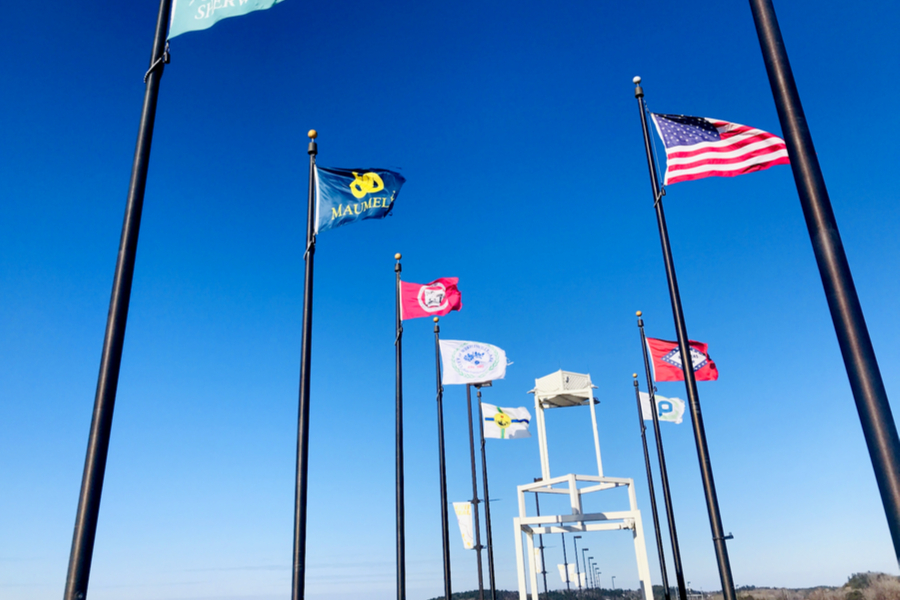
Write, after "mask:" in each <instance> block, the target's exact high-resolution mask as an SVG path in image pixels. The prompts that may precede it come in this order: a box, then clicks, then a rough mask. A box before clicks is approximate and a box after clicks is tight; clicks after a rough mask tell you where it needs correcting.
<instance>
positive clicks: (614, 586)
mask: <svg viewBox="0 0 900 600" xmlns="http://www.w3.org/2000/svg"><path fill="white" fill-rule="evenodd" d="M612 582H613V586H612V589H616V576H615V575H613V576H612Z"/></svg>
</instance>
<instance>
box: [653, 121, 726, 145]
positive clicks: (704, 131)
mask: <svg viewBox="0 0 900 600" xmlns="http://www.w3.org/2000/svg"><path fill="white" fill-rule="evenodd" d="M653 119H654V121H656V124H657V126H658V127H659V132H660V135H661V136H662V139H663V144H665V146H666V148H671V147H673V146H693V145H694V144H699V143H701V142H718V141H719V140H721V139H722V138H721V136H720V135H719V130H718V129H716V126H715V125H713V124H712V123H710V122H709V121H707V120H706V119H704V118H703V117H686V116H684V115H659V114H655V113H654V114H653Z"/></svg>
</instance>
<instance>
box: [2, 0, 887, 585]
mask: <svg viewBox="0 0 900 600" xmlns="http://www.w3.org/2000/svg"><path fill="white" fill-rule="evenodd" d="M801 4H802V3H801ZM776 9H777V10H778V16H779V18H780V21H781V26H782V30H783V33H784V37H785V40H786V44H787V48H788V52H789V54H790V58H791V61H792V64H793V67H794V72H795V76H796V79H797V83H798V86H799V90H800V94H801V97H802V100H803V102H804V107H805V110H806V114H807V117H808V120H809V124H810V127H811V130H812V134H813V139H814V141H815V144H816V149H817V151H818V156H819V160H820V161H821V164H822V167H823V169H824V173H825V179H826V182H827V184H828V187H829V192H830V195H831V199H832V202H833V204H834V210H835V213H836V215H837V219H838V223H839V225H840V228H841V233H842V235H843V239H844V244H845V246H846V250H847V254H848V257H849V260H850V264H851V268H852V269H853V274H854V276H855V280H856V286H857V289H858V291H859V295H860V298H861V300H862V304H863V309H864V311H865V315H866V318H867V319H868V323H869V327H870V331H871V334H872V338H873V341H874V344H875V349H876V352H877V354H878V358H879V361H880V365H881V369H882V374H883V376H884V379H885V384H886V386H887V390H888V394H889V396H890V397H891V398H893V400H894V406H895V409H896V408H897V406H898V405H897V402H898V401H900V373H898V370H897V368H896V365H897V364H898V362H900V347H898V344H897V340H898V339H900V319H898V316H897V298H898V297H900V281H898V277H897V273H898V270H900V236H898V235H897V230H898V226H900V208H898V206H900V204H898V202H897V200H898V197H897V196H898V193H897V184H896V172H897V169H896V151H895V147H896V139H897V138H898V134H900V119H898V112H897V110H895V105H896V98H898V97H900V63H898V60H897V55H898V45H897V37H896V29H897V26H898V24H900V18H898V17H900V7H898V5H897V3H896V2H888V1H876V2H862V3H855V4H853V5H852V8H851V7H848V5H847V4H846V3H838V2H832V1H829V2H821V3H817V4H816V6H815V9H814V10H812V11H810V10H807V9H806V8H803V9H801V8H800V7H799V6H798V4H797V3H790V2H784V1H780V2H778V3H777V5H776ZM156 12H157V6H156V3H155V2H152V1H150V2H126V3H122V2H118V3H112V2H105V3H83V2H64V3H53V5H52V6H50V5H47V4H41V3H33V2H19V3H14V4H11V5H10V6H8V7H7V9H6V11H5V13H4V19H3V22H2V24H0V31H2V33H3V39H4V41H5V45H4V46H5V48H6V53H5V61H4V67H3V73H4V82H3V88H2V89H3V91H2V92H0V124H2V125H0V130H2V131H3V140H4V144H3V151H2V154H3V160H2V162H0V294H2V296H0V301H2V307H3V309H2V310H0V365H2V367H0V489H2V490H3V491H2V493H0V532H2V534H0V596H2V597H3V598H4V599H6V598H8V599H10V600H37V599H44V598H54V599H55V598H59V597H60V596H61V595H62V592H63V584H64V580H65V574H66V565H67V561H68V555H69V548H70V544H71V535H72V526H73V523H74V516H75V508H76V503H77V497H78V490H79V486H80V481H81V474H82V468H83V462H84V452H85V445H86V441H87V434H88V428H89V424H90V417H91V409H92V405H93V398H94V390H95V386H96V377H97V369H98V365H99V358H100V350H101V345H102V338H103V330H104V327H105V322H106V316H107V308H108V301H109V293H110V288H111V281H112V275H113V269H114V266H115V260H116V251H117V247H118V241H119V236H120V232H121V222H122V213H123V209H124V203H125V196H126V192H127V186H128V180H129V175H130V168H131V161H132V156H133V150H134V143H135V134H136V131H137V125H138V117H139V113H140V108H141V101H142V97H143V90H144V87H143V83H142V81H141V80H142V77H143V74H144V72H145V70H146V68H147V65H148V58H149V54H150V45H151V39H152V33H153V28H154V25H155V18H156ZM891 40H893V41H891ZM635 75H641V76H643V78H644V89H645V91H646V94H647V102H648V104H649V106H650V108H651V110H654V111H657V112H671V113H684V114H693V115H699V116H708V117H716V118H721V119H725V120H730V121H734V122H738V123H743V124H747V125H752V126H754V127H759V128H761V129H765V130H768V131H772V132H774V133H780V131H781V127H780V125H779V123H778V118H777V115H776V112H775V108H774V105H773V102H772V95H771V92H770V89H769V85H768V80H767V78H766V74H765V69H764V66H763V62H762V58H761V56H760V51H759V44H758V41H757V38H756V33H755V30H754V27H753V22H752V18H751V15H750V9H749V6H748V5H747V3H746V2H733V3H721V2H712V1H702V2H693V3H691V4H690V6H688V5H683V6H679V7H677V8H676V7H673V6H672V5H671V4H669V3H664V2H618V3H612V2H589V1H573V2H568V3H558V2H557V3H551V4H545V5H530V4H528V3H512V2H506V3H484V2H471V1H468V0H463V1H460V2H454V3H446V2H440V3H422V2H411V1H409V0H396V1H388V2H380V3H373V2H361V1H346V2H332V3H328V2H321V3H311V2H304V1H303V0H285V2H283V3H281V4H279V5H277V6H276V7H274V8H272V9H271V10H269V11H262V12H257V13H253V14H250V15H247V16H245V17H240V18H235V19H230V20H226V21H222V22H220V23H218V24H217V25H216V26H214V27H213V28H212V29H209V30H207V31H202V32H196V33H188V34H185V35H183V36H181V37H178V38H176V39H175V40H173V42H172V63H171V64H170V65H169V66H168V67H167V68H166V71H165V75H164V77H163V80H162V87H161V94H160V100H159V110H158V114H157V126H156V133H155V138H154V145H153V154H152V159H151V165H150V173H149V183H148V186H147V194H146V204H145V209H144V220H143V225H142V229H141V237H140V245H139V249H138V256H137V268H136V275H135V279H134V288H133V294H132V302H131V312H130V316H129V321H128V332H127V336H126V340H125V351H124V359H123V364H122V372H121V378H120V383H119V391H118V402H117V405H116V413H115V419H114V423H113V435H112V444H111V448H110V454H109V463H108V468H107V473H106V485H105V488H104V495H103V503H102V507H101V513H100V525H99V529H98V535H97V542H96V551H95V554H94V567H93V572H92V577H91V585H90V596H89V597H90V598H92V599H95V600H105V599H113V598H115V599H117V600H145V599H146V600H149V599H158V600H176V599H198V600H199V599H209V600H214V599H215V600H219V599H223V600H224V599H231V600H237V599H246V600H250V599H252V600H271V599H275V598H285V597H288V594H289V592H290V560H291V543H292V518H293V517H292V515H293V493H294V492H293V491H294V460H295V443H296V433H297V432H296V417H297V385H298V376H299V355H300V310H301V304H302V289H301V284H302V273H303V260H302V255H303V236H304V232H305V227H306V225H305V219H306V189H307V155H306V143H307V139H306V132H307V130H309V129H311V128H315V129H317V130H318V131H319V133H320V137H319V163H320V164H321V165H325V166H337V167H360V166H362V167H366V166H378V167H387V168H401V170H402V173H403V175H404V176H405V177H406V178H407V180H408V182H407V184H406V186H405V187H404V189H403V191H402V193H401V194H400V196H399V198H398V200H397V203H396V207H395V210H394V215H393V216H392V217H390V218H388V219H386V220H384V221H367V222H363V223H359V224H354V225H350V226H347V227H344V228H342V229H338V230H335V231H329V232H325V233H323V234H322V235H321V236H320V237H319V244H318V252H317V254H316V280H315V310H314V316H315V318H314V326H313V338H314V339H313V369H314V370H313V379H312V415H311V419H312V420H311V431H312V436H311V441H310V454H311V456H310V469H311V471H310V484H311V490H310V497H309V517H310V531H309V539H308V548H309V564H308V579H307V591H308V597H310V598H316V599H322V600H346V599H349V598H359V597H361V596H362V595H363V594H364V595H365V596H366V597H368V598H374V599H381V600H387V599H389V598H391V597H392V596H393V594H394V591H393V590H394V562H393V556H394V543H393V532H394V496H393V489H394V488H393V485H394V481H393V474H394V455H393V440H394V430H393V402H394V387H393V375H394V371H393V369H394V361H393V356H394V355H393V345H392V342H393V339H394V331H393V327H394V323H393V319H394V295H393V294H394V283H393V282H394V279H393V277H394V276H393V258H392V257H393V255H394V253H395V252H402V253H403V254H404V262H403V265H404V271H403V274H404V278H405V279H406V280H408V281H414V282H422V283H424V282H427V281H430V280H432V279H435V278H437V277H459V278H460V284H459V287H460V289H461V290H462V294H463V303H464V307H463V310H462V311H461V312H460V313H454V314H452V315H450V316H448V317H447V318H445V319H443V321H442V328H443V335H444V336H445V337H447V338H450V339H473V340H480V341H485V342H490V343H493V344H496V345H498V346H500V347H502V348H504V349H505V350H506V352H507V354H508V356H509V358H510V360H512V361H513V362H514V364H513V365H512V366H510V367H509V370H508V374H507V378H506V379H505V380H504V381H500V382H497V383H496V384H495V386H494V387H493V388H492V389H490V390H488V391H486V393H485V400H486V401H487V402H491V403H494V404H498V405H501V406H529V407H533V403H532V402H533V401H532V397H531V396H530V395H528V394H527V393H526V392H527V391H528V390H529V389H531V388H532V386H533V383H534V379H535V378H536V377H540V376H543V375H546V374H548V373H550V372H552V371H555V370H557V369H560V368H563V369H566V370H572V371H579V372H589V373H591V375H592V377H593V380H594V382H595V383H596V384H597V385H598V386H599V389H598V390H597V397H598V398H599V399H600V400H601V404H600V405H599V407H598V418H599V420H600V435H601V448H602V451H603V457H604V466H605V469H606V471H607V473H608V474H610V475H615V476H625V477H633V478H635V480H636V485H637V486H638V491H639V495H638V497H639V502H640V505H641V508H642V509H643V510H644V520H645V524H646V525H648V546H649V550H650V560H651V565H652V572H653V578H654V582H658V581H659V578H658V567H657V560H656V558H655V549H654V545H653V542H652V536H650V535H649V524H650V514H649V499H648V495H647V486H646V482H645V479H644V466H643V456H642V452H641V447H640V436H639V432H638V427H637V423H636V414H635V411H636V407H635V403H634V397H633V392H632V385H631V373H632V372H634V371H638V370H639V369H640V368H641V355H640V347H639V343H638V332H637V328H636V326H635V319H634V312H635V311H636V310H638V309H640V310H643V311H644V314H645V319H646V324H647V328H648V329H647V331H648V334H649V335H651V336H654V337H662V338H670V339H671V338H673V337H674V327H673V324H672V316H671V311H670V308H669V299H668V293H667V289H666V282H665V275H664V271H663V264H662V258H661V253H660V249H659V240H658V235H657V230H656V224H655V219H654V214H653V207H652V199H651V194H650V186H649V182H648V179H647V167H646V163H645V160H644V150H643V143H642V139H641V131H640V123H639V118H638V109H637V106H636V102H635V100H634V96H633V85H632V84H631V78H632V77H633V76H635ZM657 146H659V142H658V141H657ZM892 173H893V174H894V175H892ZM666 208H667V215H668V218H669V231H670V235H671V237H672V244H673V250H674V257H675V262H676V267H677V269H678V275H679V278H680V284H681V292H682V297H683V301H684V306H685V311H686V315H687V325H688V332H689V333H690V335H691V337H692V338H694V339H698V340H702V341H704V342H707V343H708V344H709V345H710V351H711V354H712V356H713V358H714V359H715V361H716V363H717V364H718V367H719V370H720V373H721V376H720V379H719V381H718V382H714V383H701V384H700V394H701V401H702V406H703V412H704V417H705V423H706V427H707V433H708V438H709V448H710V452H711V458H712V465H713V469H714V471H715V475H716V482H717V485H718V491H719V500H720V504H721V511H722V518H723V521H724V527H725V530H726V531H728V532H733V533H734V540H733V541H731V542H729V549H730V553H731V562H732V566H733V572H734V578H735V581H736V583H737V584H738V585H744V584H755V585H778V586H812V585H817V584H829V585H839V584H842V583H843V582H844V581H846V577H847V576H848V575H850V574H851V573H853V572H858V571H865V570H879V571H886V572H890V573H897V572H898V568H897V563H896V561H895V558H894V553H893V548H892V545H891V540H890V536H889V534H888V529H887V525H886V522H885V518H884V513H883V510H882V507H881V501H880V498H879V495H878V492H877V488H876V484H875V480H874V476H873V474H872V467H871V463H870V461H869V458H868V454H867V451H866V447H865V443H864V440H863V436H862V432H861V428H860V425H859V419H858V416H857V413H856V409H855V405H854V402H853V398H852V396H851V394H850V391H849V386H848V383H847V377H846V374H845V371H844V367H843V363H842V361H841V357H840V353H839V350H838V345H837V342H836V339H835V334H834V330H833V327H832V324H831V320H830V316H829V313H828V310H827V306H826V303H825V299H824V294H823V292H822V287H821V283H820V280H819V275H818V271H817V269H816V265H815V261H814V258H813V254H812V251H811V246H810V242H809V238H808V235H807V232H806V227H805V224H804V221H803V217H802V214H801V210H800V205H799V202H798V200H797V193H796V189H795V186H794V182H793V178H792V176H791V171H790V169H789V168H787V167H783V166H782V167H775V168H772V169H770V170H768V171H765V172H762V173H755V174H751V175H748V176H745V177H739V178H734V179H707V180H703V181H698V182H685V183H679V184H675V185H673V186H672V187H671V188H670V189H669V190H668V196H667V197H666ZM404 343H405V346H404V351H405V364H404V372H405V375H406V381H405V384H406V385H405V398H406V424H407V438H406V441H407V446H406V452H407V463H406V469H407V471H406V475H407V478H406V481H407V507H408V520H407V531H408V557H409V565H408V573H409V597H410V599H411V600H419V599H425V598H430V597H433V596H437V595H439V594H440V593H441V591H442V580H441V542H440V512H439V492H438V479H437V444H436V437H435V431H436V417H435V402H434V371H433V364H434V355H433V336H432V333H431V325H430V323H428V322H427V321H426V320H424V319H420V320H417V321H410V322H408V323H407V327H406V336H405V340H404ZM659 388H660V393H661V394H664V395H669V396H681V397H684V388H683V386H682V385H681V384H672V383H668V384H660V386H659ZM464 397H465V396H464V390H463V389H462V388H458V387H454V388H448V390H447V392H446V394H445V409H446V434H447V453H448V477H449V491H450V498H451V500H465V499H467V498H468V497H469V496H470V494H471V488H470V483H469V480H468V450H467V444H468V440H467V429H466V425H465V407H464ZM550 417H551V418H550V422H549V428H550V438H551V459H552V465H553V471H554V473H560V474H562V473H567V472H578V473H591V472H592V452H591V448H592V446H591V439H590V434H589V428H588V426H587V423H586V419H587V418H588V417H587V411H586V409H584V411H583V412H580V411H579V410H578V409H573V410H570V411H569V412H558V413H555V414H552V415H550ZM664 439H665V444H666V450H667V457H668V461H669V466H670V471H671V478H672V494H673V500H674V504H675V510H676V516H677V522H678V527H679V536H680V538H681V547H682V554H683V561H684V565H685V571H686V579H687V580H689V581H690V582H691V583H692V587H694V588H701V587H702V588H703V589H704V590H712V589H718V588H719V580H718V573H717V570H716V566H715V560H714V553H713V547H712V543H711V541H710V531H709V525H708V520H707V516H706V507H705V504H704V500H703V496H702V490H701V485H700V477H699V469H698V465H697V458H696V453H695V450H694V445H693V437H692V434H691V431H690V426H689V424H688V423H687V422H685V424H683V425H681V426H671V425H669V426H665V431H664ZM488 452H489V470H490V476H491V480H490V482H491V486H490V487H491V491H492V494H493V496H494V497H495V498H496V499H497V501H496V502H494V504H493V518H494V539H495V544H496V560H497V576H498V585H499V586H500V587H501V588H504V589H513V588H514V587H515V563H514V552H513V533H512V517H513V516H514V514H515V512H516V504H515V487H516V485H519V484H523V483H527V482H530V481H531V480H532V478H533V477H535V476H537V475H539V471H540V465H539V460H538V450H537V442H536V440H535V439H534V438H532V439H530V440H517V441H510V442H495V441H491V442H489V444H488ZM613 499H614V500H615V498H613ZM607 506H609V507H610V508H611V507H612V505H607ZM451 534H452V535H451V537H452V544H453V548H452V558H453V587H454V589H456V590H465V589H471V588H473V587H475V562H474V561H475V558H474V553H473V552H471V551H465V550H463V549H462V544H461V540H460V539H459V536H458V533H457V531H456V530H455V529H453V530H451ZM585 543H586V545H588V546H589V547H590V548H591V552H590V554H591V555H593V556H594V557H595V559H596V560H597V562H599V563H600V566H601V570H602V571H603V581H602V583H603V584H604V586H606V587H608V586H609V583H610V580H609V576H611V575H615V576H616V583H617V585H618V586H620V587H631V588H634V587H636V586H637V572H636V568H635V566H634V559H633V554H632V551H631V543H630V538H629V535H628V534H627V533H624V532H623V533H621V534H609V535H608V536H606V537H604V536H602V535H599V534H593V535H591V536H588V539H586V541H585ZM546 544H547V545H548V546H553V547H551V548H549V549H548V551H547V560H548V563H550V564H554V563H556V562H561V552H560V548H559V543H558V541H557V540H555V539H553V540H551V539H548V540H547V541H546ZM669 554H670V555H671V553H669ZM671 572H672V570H671V567H670V573H671ZM551 582H552V584H551V585H552V587H559V585H560V583H559V579H558V577H557V576H556V575H555V574H553V573H551Z"/></svg>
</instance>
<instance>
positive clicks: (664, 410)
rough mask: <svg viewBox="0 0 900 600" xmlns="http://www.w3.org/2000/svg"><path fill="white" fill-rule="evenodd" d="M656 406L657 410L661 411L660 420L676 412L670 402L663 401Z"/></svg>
mask: <svg viewBox="0 0 900 600" xmlns="http://www.w3.org/2000/svg"><path fill="white" fill-rule="evenodd" d="M656 406H657V407H658V408H657V410H658V411H659V417H660V418H663V417H665V416H666V415H667V414H669V413H671V412H674V411H675V406H674V405H673V404H672V403H671V402H669V401H668V400H661V401H659V402H657V403H656Z"/></svg>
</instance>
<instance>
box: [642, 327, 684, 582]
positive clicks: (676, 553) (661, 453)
mask: <svg viewBox="0 0 900 600" xmlns="http://www.w3.org/2000/svg"><path fill="white" fill-rule="evenodd" d="M641 314H642V313H641V311H637V318H638V330H640V332H641V356H643V357H644V373H646V375H647V394H648V395H649V396H650V407H651V408H652V410H653V435H654V439H655V440H656V454H657V457H658V460H659V478H660V480H661V482H662V488H663V502H664V503H665V505H666V519H667V521H668V524H669V538H670V539H671V542H672V562H674V563H675V581H676V584H677V585H678V597H679V598H680V599H681V600H687V588H686V587H685V585H684V566H683V565H682V564H681V547H680V546H679V545H678V532H677V530H676V529H675V507H674V506H673V505H672V494H671V492H670V491H669V469H668V468H667V467H666V452H665V450H664V449H663V441H662V432H661V431H660V429H659V415H658V414H657V412H656V408H655V407H656V388H655V387H653V376H652V375H651V374H650V359H649V357H648V356H647V336H646V335H645V334H644V320H643V319H642V318H641ZM634 384H635V385H637V380H635V382H634ZM639 412H640V410H639ZM643 425H644V422H643V421H641V427H643ZM648 464H649V463H648ZM648 473H649V471H648Z"/></svg>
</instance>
